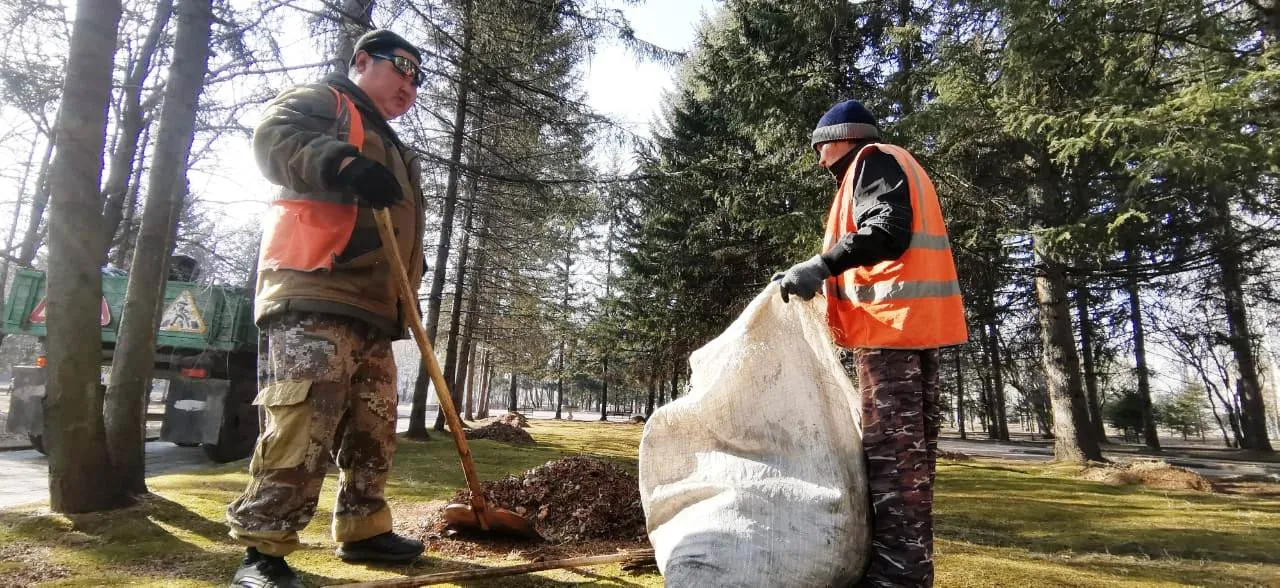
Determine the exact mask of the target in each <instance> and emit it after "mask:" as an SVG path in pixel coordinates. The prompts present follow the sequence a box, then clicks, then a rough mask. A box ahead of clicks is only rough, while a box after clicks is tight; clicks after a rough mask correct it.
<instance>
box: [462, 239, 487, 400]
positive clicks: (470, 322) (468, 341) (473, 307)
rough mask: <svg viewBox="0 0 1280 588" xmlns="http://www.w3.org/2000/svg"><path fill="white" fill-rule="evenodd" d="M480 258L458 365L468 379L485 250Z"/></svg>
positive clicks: (477, 317) (474, 271)
mask: <svg viewBox="0 0 1280 588" xmlns="http://www.w3.org/2000/svg"><path fill="white" fill-rule="evenodd" d="M477 245H478V244H477ZM478 258H479V259H477V260H476V268H475V270H473V271H472V272H471V274H472V277H471V287H470V295H469V296H467V322H466V324H465V325H463V328H462V344H463V352H462V356H461V357H462V362H461V364H459V366H458V373H459V376H458V377H461V374H467V378H468V379H470V377H471V376H470V374H471V368H472V367H473V366H472V364H473V363H474V361H473V360H472V355H473V353H474V350H475V348H476V345H475V332H476V322H477V321H478V320H479V317H480V313H479V308H478V306H479V302H480V278H481V276H482V274H483V272H484V263H485V259H484V251H483V250H481V251H480V255H479V256H478ZM470 393H471V386H470V385H468V386H467V394H468V396H467V420H472V419H471V397H470Z"/></svg>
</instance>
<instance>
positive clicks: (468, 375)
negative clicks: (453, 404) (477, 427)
mask: <svg viewBox="0 0 1280 588" xmlns="http://www.w3.org/2000/svg"><path fill="white" fill-rule="evenodd" d="M472 353H475V348H473V347H471V343H470V342H467V355H468V356H470V355H471V354H472ZM461 369H462V373H463V378H462V389H463V390H464V393H463V402H464V403H465V404H466V406H467V408H466V419H467V420H469V421H474V420H476V419H475V394H474V390H473V388H475V385H474V383H473V376H474V374H473V373H472V372H474V371H475V365H474V364H473V362H471V361H467V362H465V363H463V366H462V368H461Z"/></svg>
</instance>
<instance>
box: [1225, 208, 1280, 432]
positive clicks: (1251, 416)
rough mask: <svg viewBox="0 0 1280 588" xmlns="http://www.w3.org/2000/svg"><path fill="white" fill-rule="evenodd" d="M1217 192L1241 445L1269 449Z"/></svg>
mask: <svg viewBox="0 0 1280 588" xmlns="http://www.w3.org/2000/svg"><path fill="white" fill-rule="evenodd" d="M1220 192H1221V188H1218V189H1217V190H1216V191H1215V193H1214V194H1213V195H1212V196H1211V200H1212V206H1213V207H1214V210H1213V214H1214V217H1215V219H1214V220H1215V221H1216V223H1217V225H1218V226H1217V227H1216V231H1215V233H1216V234H1215V237H1216V239H1215V240H1216V242H1217V243H1216V244H1217V249H1218V258H1217V263H1218V268H1219V271H1220V273H1221V276H1220V277H1221V279H1222V296H1223V298H1224V299H1225V301H1226V309H1227V331H1228V337H1227V344H1228V346H1230V347H1231V352H1232V355H1233V356H1234V358H1235V360H1236V367H1237V369H1239V370H1240V379H1239V380H1237V381H1236V394H1237V395H1239V397H1240V430H1241V433H1242V434H1243V438H1242V439H1241V444H1240V447H1241V448H1242V449H1256V450H1260V451H1271V441H1270V440H1269V439H1268V438H1267V408H1266V403H1265V402H1264V401H1263V398H1262V384H1261V382H1260V381H1259V379H1258V366H1257V361H1256V360H1255V355H1254V349H1253V334H1252V333H1251V332H1250V329H1249V316H1248V309H1247V307H1246V306H1245V300H1244V278H1243V272H1242V269H1241V268H1242V263H1243V262H1242V259H1241V257H1240V252H1239V250H1238V249H1237V247H1239V244H1238V243H1237V235H1236V234H1235V228H1234V227H1233V226H1232V218H1231V209H1230V205H1229V204H1228V202H1227V200H1226V196H1225V195H1223V194H1221V193H1220Z"/></svg>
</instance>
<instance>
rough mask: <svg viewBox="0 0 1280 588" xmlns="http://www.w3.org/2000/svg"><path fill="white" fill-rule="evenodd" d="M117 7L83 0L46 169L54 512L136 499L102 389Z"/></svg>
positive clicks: (114, 1) (105, 0) (111, 0)
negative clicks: (103, 269)
mask: <svg viewBox="0 0 1280 588" xmlns="http://www.w3.org/2000/svg"><path fill="white" fill-rule="evenodd" d="M120 13H121V6H120V1H119V0H80V1H79V2H77V4H76V18H75V23H74V24H73V28H72V35H71V46H70V53H69V55H68V58H67V64H66V77H65V79H64V82H63V86H62V104H61V107H60V108H59V109H58V119H57V122H56V124H55V134H56V136H57V137H58V139H57V140H58V149H57V155H56V156H55V158H54V160H53V163H52V165H51V166H50V173H49V185H50V195H51V200H52V208H53V210H52V212H53V214H51V215H50V222H49V242H50V243H49V244H50V247H49V274H48V280H49V283H48V317H49V319H48V340H47V344H46V348H47V351H48V357H49V370H48V380H47V382H48V385H47V389H46V398H45V423H46V426H45V440H46V449H47V450H48V455H49V503H50V507H51V508H52V509H53V510H54V511H55V512H64V513H81V512H94V511H101V510H107V509H112V508H118V507H122V506H126V505H128V504H130V503H132V498H131V497H129V496H128V495H126V494H124V493H122V492H119V491H118V485H117V484H116V483H115V479H116V478H115V475H116V471H115V468H113V467H112V464H111V461H110V457H109V456H108V454H107V450H106V428H105V426H104V424H103V419H102V402H103V396H102V392H101V387H100V386H99V380H100V378H101V371H100V365H101V361H102V360H101V357H102V356H101V354H102V340H101V338H100V337H99V336H98V333H99V331H100V329H99V322H98V319H99V300H100V299H101V298H102V275H101V273H100V272H99V270H98V263H99V260H101V259H102V255H103V253H104V252H105V251H106V244H105V243H103V241H102V200H101V194H100V193H99V191H98V185H99V182H100V181H101V179H102V163H103V161H102V150H103V147H104V144H105V143H106V125H107V105H108V103H109V101H110V99H111V71H112V61H113V59H114V57H115V52H116V34H117V32H118V30H119V25H120ZM33 204H34V203H33ZM41 206H43V205H41ZM31 213H32V218H33V219H35V222H36V223H38V222H39V218H40V216H41V214H42V211H40V210H37V209H36V208H35V207H34V206H33V208H32V211H31ZM28 236H30V235H28ZM32 255H34V253H33V254H32ZM86 333H89V336H86Z"/></svg>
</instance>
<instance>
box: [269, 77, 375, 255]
mask: <svg viewBox="0 0 1280 588" xmlns="http://www.w3.org/2000/svg"><path fill="white" fill-rule="evenodd" d="M329 90H330V91H332V92H333V95H334V96H335V97H336V98H337V99H338V107H337V112H336V113H335V116H336V119H337V120H336V122H335V127H336V128H337V133H338V138H339V139H342V140H345V141H346V142H348V143H350V144H352V145H354V146H355V148H356V149H357V150H361V149H363V147H364V122H363V121H362V120H361V118H360V111H358V110H356V105H355V104H354V103H352V102H351V99H350V98H348V97H347V95H346V94H343V93H342V92H339V91H338V90H337V89H336V88H333V87H332V86H330V87H329ZM359 213H360V208H359V206H357V205H356V204H355V203H352V204H343V203H339V202H316V201H313V200H275V201H274V202H272V203H271V206H270V207H269V208H268V209H267V212H266V214H265V215H264V218H263V230H262V247H261V248H260V250H259V256H258V267H259V269H268V270H281V269H286V270H295V271H303V272H312V271H320V270H324V271H329V270H332V269H333V263H334V259H335V258H336V257H337V256H338V255H341V254H342V252H343V250H345V249H346V248H347V244H348V243H350V242H351V233H352V232H353V231H354V230H355V228H356V217H357V216H358V215H359Z"/></svg>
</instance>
